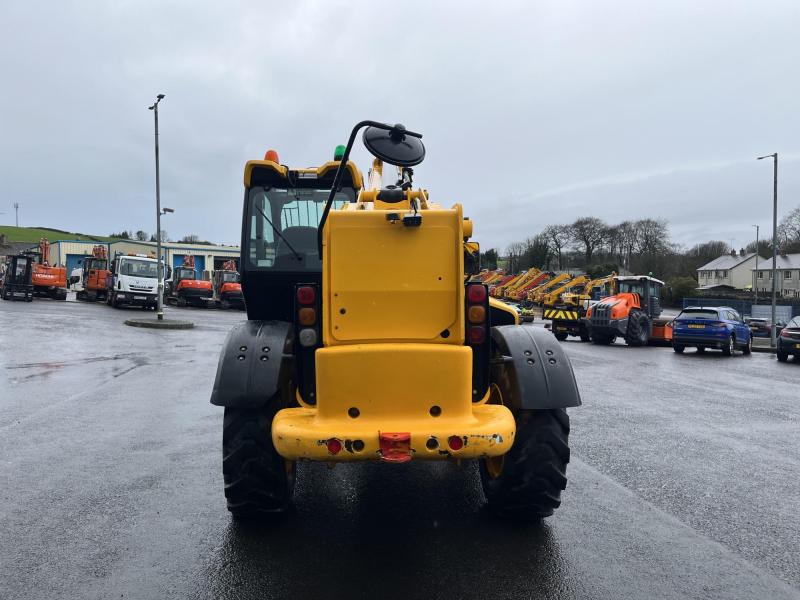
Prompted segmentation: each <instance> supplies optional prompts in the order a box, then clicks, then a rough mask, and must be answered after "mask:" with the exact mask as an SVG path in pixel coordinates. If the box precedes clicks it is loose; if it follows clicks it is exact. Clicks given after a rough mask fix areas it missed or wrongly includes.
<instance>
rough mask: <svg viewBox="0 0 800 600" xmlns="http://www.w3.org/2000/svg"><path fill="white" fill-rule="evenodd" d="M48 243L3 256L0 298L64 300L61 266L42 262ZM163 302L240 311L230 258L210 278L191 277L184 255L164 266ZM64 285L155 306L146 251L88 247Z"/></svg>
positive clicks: (95, 296) (152, 268)
mask: <svg viewBox="0 0 800 600" xmlns="http://www.w3.org/2000/svg"><path fill="white" fill-rule="evenodd" d="M49 249H50V244H49V243H48V241H47V240H46V239H43V240H42V241H41V242H40V244H39V248H38V250H37V251H29V252H25V253H21V254H17V255H12V256H8V257H7V259H6V263H5V265H4V269H3V278H2V283H1V284H0V297H1V298H2V299H3V300H26V301H28V302H30V301H31V300H32V299H33V297H34V296H45V297H49V298H53V299H56V300H66V298H67V274H66V269H65V268H64V267H60V266H50V264H49V263H48V258H49ZM164 274H165V289H164V300H165V302H167V303H169V304H173V305H175V306H181V307H182V306H187V305H193V306H201V307H207V308H223V309H227V308H237V309H240V310H244V308H245V307H244V297H243V295H242V287H241V283H240V278H239V273H238V271H237V265H236V261H235V260H229V261H227V262H226V263H225V264H224V265H223V266H222V268H221V269H219V270H216V271H214V272H213V274H212V279H211V281H206V280H203V279H200V278H198V277H197V272H196V271H195V265H194V257H193V256H190V255H189V256H184V258H183V265H181V266H179V267H176V268H175V269H171V268H170V267H168V266H167V267H166V268H165V273H164ZM69 284H70V286H72V287H73V289H74V290H75V292H76V294H75V296H76V299H77V300H81V301H86V302H97V301H105V302H106V303H107V304H108V305H109V306H113V307H114V308H118V307H121V306H139V307H142V308H144V309H155V308H156V304H157V293H158V261H157V260H156V259H155V257H154V256H152V255H149V256H148V255H146V254H124V253H120V252H118V253H117V254H116V255H115V256H114V257H113V258H112V259H109V257H108V250H107V249H106V246H105V245H103V244H97V245H95V246H94V248H92V253H91V255H88V256H86V257H85V258H84V259H83V260H82V261H81V263H79V266H78V268H76V269H74V270H73V271H72V273H70V277H69Z"/></svg>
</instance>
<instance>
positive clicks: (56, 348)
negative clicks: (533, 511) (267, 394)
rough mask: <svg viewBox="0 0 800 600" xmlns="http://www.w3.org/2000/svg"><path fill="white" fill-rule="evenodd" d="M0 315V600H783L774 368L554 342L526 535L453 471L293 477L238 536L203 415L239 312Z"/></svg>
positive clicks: (792, 372) (799, 529)
mask: <svg viewBox="0 0 800 600" xmlns="http://www.w3.org/2000/svg"><path fill="white" fill-rule="evenodd" d="M2 308H3V310H2V311H0V328H2V331H3V332H4V334H3V339H2V347H0V353H1V354H2V371H0V372H1V373H2V375H1V377H2V389H3V390H4V391H3V394H2V397H3V401H2V403H0V416H1V418H0V426H1V427H2V435H1V436H0V440H1V441H0V456H2V457H3V460H2V464H0V472H1V473H2V481H3V482H4V485H3V492H2V494H3V502H2V506H0V581H3V582H4V586H3V589H2V593H0V596H2V597H7V598H14V599H16V600H20V599H29V598H31V599H32V598H110V597H117V598H159V597H185V598H289V597H297V598H315V597H323V596H324V597H329V598H338V597H345V596H347V597H362V596H364V595H365V590H372V592H373V593H371V594H370V596H378V595H379V596H381V597H385V598H394V597H397V598H399V597H403V598H409V597H410V598H414V597H423V596H424V597H426V598H438V597H504V598H530V597H538V598H645V597H648V598H774V599H777V598H798V597H800V554H798V552H797V540H798V539H800V526H799V525H798V519H797V514H799V513H800V497H798V488H797V483H796V482H797V481H798V479H800V468H798V465H800V428H798V422H800V406H798V403H797V384H796V382H797V376H798V373H800V363H798V362H797V361H792V360H790V361H789V362H788V363H786V364H779V363H777V361H776V360H775V358H774V356H773V355H772V354H768V353H753V354H752V355H749V356H745V355H742V354H737V355H735V356H733V357H731V358H723V357H722V356H721V355H720V353H718V352H706V353H705V354H696V353H695V352H693V351H688V352H687V353H685V354H683V355H677V354H675V353H673V352H672V350H671V349H670V348H662V347H643V348H631V347H627V346H625V345H624V344H622V343H621V342H620V341H617V343H615V344H612V345H610V346H596V345H592V344H585V343H580V342H578V341H577V340H576V341H566V342H564V343H563V346H564V348H565V349H566V351H567V353H568V355H569V356H570V358H571V360H572V363H573V366H574V369H575V374H576V376H577V379H578V383H579V386H580V391H581V395H582V399H583V406H581V407H578V408H575V409H571V410H570V416H571V419H572V432H571V436H570V442H571V446H572V458H571V462H570V464H569V471H568V474H569V484H568V487H567V490H566V492H565V494H564V501H563V505H562V508H561V509H560V510H559V511H558V512H557V513H556V514H555V515H554V516H553V517H551V518H549V519H547V520H546V521H545V522H544V523H543V524H531V525H519V524H514V525H511V524H506V523H504V522H502V521H498V520H497V519H496V518H494V517H492V516H491V515H489V514H487V512H486V511H485V510H484V508H483V505H484V499H483V494H482V492H481V487H480V483H479V481H478V475H477V469H476V468H475V465H474V464H472V463H471V462H465V463H463V464H461V465H460V466H459V465H457V464H455V463H422V462H414V461H412V462H411V463H409V464H407V465H398V466H388V467H387V466H385V465H384V466H381V465H375V464H354V465H338V466H337V467H336V468H333V469H331V468H329V467H328V466H327V465H326V464H324V463H313V464H310V463H305V464H302V465H301V466H300V468H299V470H298V481H297V488H296V492H295V501H294V509H293V511H292V512H291V513H290V514H289V515H287V516H286V517H285V518H284V520H282V521H278V522H275V523H267V524H264V525H261V526H258V527H247V526H243V525H241V524H236V523H235V521H233V520H232V519H231V517H230V516H229V514H228V512H227V511H226V510H225V499H224V497H223V494H222V485H223V484H222V473H221V470H220V462H221V456H220V430H221V421H222V409H220V408H217V407H214V406H212V405H210V404H209V395H210V392H211V387H212V383H213V380H214V373H215V370H216V364H217V360H218V356H219V350H220V347H221V345H222V343H223V340H224V338H225V335H226V333H227V332H228V330H229V329H230V328H231V327H232V326H233V325H234V324H235V323H237V322H239V321H240V320H241V319H244V318H245V317H244V314H243V313H241V312H238V311H207V310H203V309H191V308H187V309H182V310H179V309H174V308H172V307H167V308H166V313H167V316H168V317H169V316H170V315H173V316H174V315H175V314H180V316H181V318H189V319H193V320H194V321H195V322H196V327H195V329H193V330H189V331H155V330H142V329H135V328H130V327H126V326H124V325H123V320H124V319H125V318H127V317H130V316H131V315H135V314H139V311H138V309H123V310H114V309H111V308H110V307H107V306H105V305H102V304H101V305H90V304H86V303H79V302H74V301H72V298H70V299H68V301H67V302H57V301H51V300H37V301H35V302H33V303H24V302H20V303H10V302H9V303H4V304H3V307H2ZM525 326H526V327H540V326H541V320H537V321H536V322H535V323H534V324H533V325H525ZM31 340H36V342H35V343H31ZM310 573H313V576H310V575H309V574H310ZM498 582H502V590H501V591H498V588H497V585H498Z"/></svg>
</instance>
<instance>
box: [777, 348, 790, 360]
mask: <svg viewBox="0 0 800 600" xmlns="http://www.w3.org/2000/svg"><path fill="white" fill-rule="evenodd" d="M775 356H777V357H778V362H786V361H787V360H789V354H788V353H786V352H781V351H780V350H778V352H777V353H776V354H775Z"/></svg>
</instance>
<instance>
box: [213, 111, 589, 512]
mask: <svg viewBox="0 0 800 600" xmlns="http://www.w3.org/2000/svg"><path fill="white" fill-rule="evenodd" d="M361 129H364V133H363V141H364V144H365V146H366V147H367V149H368V150H369V151H370V152H371V153H372V154H373V155H374V156H375V157H376V159H375V161H374V163H373V168H372V171H371V173H370V177H369V183H368V185H367V186H364V185H363V183H362V176H361V173H360V172H359V170H358V169H357V168H356V166H355V165H354V164H353V163H352V162H349V160H348V157H349V155H350V151H351V149H352V147H353V143H354V141H355V139H356V136H357V134H358V132H359V131H360V130H361ZM421 137H422V136H421V135H420V134H417V133H414V132H411V131H408V130H406V129H405V128H404V127H403V126H402V125H386V124H383V123H378V122H375V121H362V122H361V123H359V124H357V125H356V127H355V128H354V129H353V130H352V132H351V134H350V137H349V140H348V143H347V145H346V146H345V147H344V148H342V147H341V146H340V147H338V148H337V151H336V152H335V154H334V160H333V161H331V162H328V163H325V164H323V165H322V166H320V167H318V168H311V169H293V168H289V167H286V166H284V165H282V164H280V162H279V160H278V156H277V153H276V152H274V151H269V152H268V153H267V155H266V156H265V160H256V161H249V162H248V163H247V164H246V166H245V171H244V186H245V194H244V214H243V226H242V246H241V252H242V254H241V260H240V269H241V276H242V288H243V292H244V296H245V303H246V309H247V317H248V320H247V321H245V322H243V323H241V324H238V325H236V326H235V327H234V328H233V330H232V331H231V332H230V334H229V335H228V338H227V340H226V342H225V344H224V347H223V349H222V352H221V355H220V360H219V365H218V369H217V375H216V380H215V382H214V388H213V392H212V396H211V402H212V404H215V405H218V406H223V407H225V416H224V422H223V438H222V454H223V462H222V470H223V478H224V482H225V496H226V498H227V503H228V509H229V510H230V511H231V512H232V513H233V515H234V516H235V517H236V518H247V517H254V516H256V517H257V516H259V515H262V514H264V513H280V512H282V511H285V510H286V509H287V507H288V506H289V505H290V502H291V499H292V489H293V484H294V480H295V473H296V469H297V468H298V463H302V461H324V462H328V463H337V462H352V461H377V462H381V463H389V464H402V463H406V462H408V461H417V460H427V461H442V460H454V461H461V460H477V461H479V463H480V469H479V470H480V477H481V482H482V485H483V489H484V492H485V495H486V498H487V500H488V503H489V506H490V508H491V509H492V510H493V511H494V512H495V513H497V514H498V515H501V516H504V517H508V518H515V519H538V518H542V517H546V516H549V515H551V514H552V513H553V510H554V509H555V508H557V507H558V506H559V504H560V502H561V491H562V490H563V489H564V488H565V486H566V483H567V479H566V467H567V463H568V461H569V447H568V433H569V418H568V416H567V413H566V409H567V408H569V407H574V406H578V405H580V403H581V402H580V396H579V393H578V389H577V386H576V383H575V377H574V375H573V372H572V367H571V365H570V362H569V359H568V358H567V356H566V355H565V353H564V352H563V350H562V349H561V348H560V347H559V344H558V342H557V341H556V340H554V339H553V337H552V336H551V335H550V334H549V333H547V332H546V331H544V330H543V329H539V328H534V327H529V326H521V325H519V324H518V316H517V313H516V312H515V311H514V309H513V308H511V307H510V306H508V305H506V304H504V303H502V302H500V301H497V300H495V299H493V298H490V297H489V295H488V290H487V286H486V285H485V284H483V283H475V282H470V281H469V277H470V276H471V275H473V274H475V273H477V272H478V269H479V265H477V264H476V263H475V262H474V261H473V260H471V259H470V260H466V259H465V254H470V255H471V256H474V254H475V251H476V249H477V244H475V243H474V242H469V241H468V240H469V238H470V237H471V236H472V221H470V220H469V219H468V218H465V217H464V216H463V213H462V208H461V205H459V204H455V205H454V206H452V207H451V208H443V207H441V206H439V205H438V204H435V203H434V202H432V201H431V200H430V197H429V194H428V192H427V191H425V190H423V189H416V190H415V189H413V184H412V175H413V171H412V167H413V166H415V165H417V164H419V163H420V162H421V161H422V160H423V158H424V156H425V149H424V146H423V145H422V141H421V139H420V138H421ZM384 164H389V165H395V166H396V167H397V172H398V179H397V182H396V184H394V185H387V186H384V185H383V183H382V179H383V165H384ZM362 188H364V189H362ZM465 265H467V268H465Z"/></svg>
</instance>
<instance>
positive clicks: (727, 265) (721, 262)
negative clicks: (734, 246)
mask: <svg viewBox="0 0 800 600" xmlns="http://www.w3.org/2000/svg"><path fill="white" fill-rule="evenodd" d="M755 255H756V253H755V252H750V253H748V254H745V255H744V256H739V255H738V254H737V255H736V256H733V255H732V254H724V255H722V256H720V257H719V258H715V259H714V260H712V261H711V262H710V263H708V264H705V265H703V266H702V267H698V269H697V270H698V271H713V270H717V269H719V270H724V269H733V268H735V267H738V266H739V265H740V264H742V263H743V262H745V261H748V260H750V259H751V258H753V257H754V256H755ZM759 258H760V257H759Z"/></svg>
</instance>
